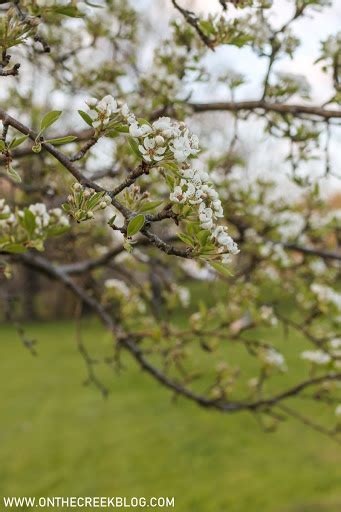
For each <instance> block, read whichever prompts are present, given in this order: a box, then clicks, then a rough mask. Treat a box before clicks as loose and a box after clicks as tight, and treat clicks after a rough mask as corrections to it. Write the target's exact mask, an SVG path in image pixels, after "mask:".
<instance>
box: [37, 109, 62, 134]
mask: <svg viewBox="0 0 341 512" xmlns="http://www.w3.org/2000/svg"><path fill="white" fill-rule="evenodd" d="M61 115H62V111H61V110H51V112H48V113H47V114H45V116H44V117H43V119H42V120H41V123H40V131H41V132H42V131H44V130H46V128H48V127H49V126H51V125H52V124H54V123H55V122H56V121H58V119H59V118H60V116H61Z"/></svg>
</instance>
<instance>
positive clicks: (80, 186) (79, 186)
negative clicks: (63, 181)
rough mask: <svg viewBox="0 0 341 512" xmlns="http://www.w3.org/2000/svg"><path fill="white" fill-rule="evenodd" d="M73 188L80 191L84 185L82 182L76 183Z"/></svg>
mask: <svg viewBox="0 0 341 512" xmlns="http://www.w3.org/2000/svg"><path fill="white" fill-rule="evenodd" d="M73 190H75V191H76V192H79V191H80V190H82V185H81V184H80V183H74V185H73Z"/></svg>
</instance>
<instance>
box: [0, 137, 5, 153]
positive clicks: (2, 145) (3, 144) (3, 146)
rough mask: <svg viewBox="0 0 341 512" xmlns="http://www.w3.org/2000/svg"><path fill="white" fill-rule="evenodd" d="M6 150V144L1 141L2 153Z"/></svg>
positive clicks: (0, 149)
mask: <svg viewBox="0 0 341 512" xmlns="http://www.w3.org/2000/svg"><path fill="white" fill-rule="evenodd" d="M5 148H6V144H5V142H4V141H3V140H1V139H0V151H3V150H4V149H5Z"/></svg>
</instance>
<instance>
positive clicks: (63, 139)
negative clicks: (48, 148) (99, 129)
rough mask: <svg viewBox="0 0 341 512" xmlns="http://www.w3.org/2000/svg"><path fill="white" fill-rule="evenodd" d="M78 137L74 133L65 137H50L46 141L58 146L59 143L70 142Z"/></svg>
mask: <svg viewBox="0 0 341 512" xmlns="http://www.w3.org/2000/svg"><path fill="white" fill-rule="evenodd" d="M76 139H77V137H75V136H74V135H67V136H65V137H59V138H57V139H49V140H46V141H45V142H48V143H49V144H53V145H54V146H58V145H59V144H68V143H69V142H73V141H74V140H76Z"/></svg>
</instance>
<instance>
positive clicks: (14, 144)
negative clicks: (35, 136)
mask: <svg viewBox="0 0 341 512" xmlns="http://www.w3.org/2000/svg"><path fill="white" fill-rule="evenodd" d="M27 139H28V135H23V136H22V137H18V138H16V137H14V139H13V140H12V141H11V143H10V145H9V149H14V148H17V147H18V146H20V144H22V143H23V142H25V140H27Z"/></svg>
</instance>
